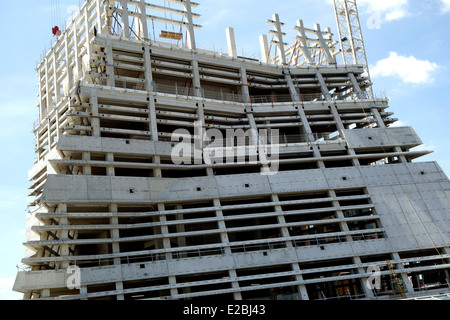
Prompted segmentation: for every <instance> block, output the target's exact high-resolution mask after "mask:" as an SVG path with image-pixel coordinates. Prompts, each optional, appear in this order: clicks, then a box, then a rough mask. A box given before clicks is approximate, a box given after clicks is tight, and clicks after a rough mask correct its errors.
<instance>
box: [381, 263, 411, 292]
mask: <svg viewBox="0 0 450 320" xmlns="http://www.w3.org/2000/svg"><path fill="white" fill-rule="evenodd" d="M386 263H387V266H388V267H389V270H390V271H391V273H392V277H393V278H394V280H395V283H396V284H397V285H398V287H399V288H400V293H401V294H402V297H403V299H407V298H408V297H407V296H406V293H405V289H404V288H403V284H402V283H401V282H400V279H399V278H398V277H397V273H395V270H394V266H393V265H392V263H391V261H390V260H389V259H388V260H386Z"/></svg>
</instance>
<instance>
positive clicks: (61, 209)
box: [55, 203, 70, 269]
mask: <svg viewBox="0 0 450 320" xmlns="http://www.w3.org/2000/svg"><path fill="white" fill-rule="evenodd" d="M58 214H61V215H65V214H67V204H65V203H60V204H58ZM59 224H60V225H61V226H67V225H68V220H67V217H61V218H60V219H59ZM59 239H60V240H61V241H64V240H69V230H67V229H66V230H61V232H60V234H59ZM69 255H70V252H69V245H68V244H62V245H61V256H65V257H69ZM69 264H70V262H69V261H68V260H67V261H63V262H62V263H61V265H60V267H61V268H62V269H66V268H68V267H69ZM55 267H57V266H55Z"/></svg>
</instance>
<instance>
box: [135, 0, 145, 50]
mask: <svg viewBox="0 0 450 320" xmlns="http://www.w3.org/2000/svg"><path fill="white" fill-rule="evenodd" d="M139 11H140V13H141V17H140V24H139V30H138V33H137V34H138V36H139V38H141V40H142V41H145V40H148V24H147V9H146V7H145V1H140V2H139Z"/></svg>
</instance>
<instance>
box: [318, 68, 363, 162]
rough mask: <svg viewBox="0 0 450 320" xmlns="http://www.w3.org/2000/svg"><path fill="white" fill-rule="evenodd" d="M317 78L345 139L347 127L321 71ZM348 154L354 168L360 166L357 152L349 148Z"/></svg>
mask: <svg viewBox="0 0 450 320" xmlns="http://www.w3.org/2000/svg"><path fill="white" fill-rule="evenodd" d="M316 78H317V80H318V81H319V84H320V88H321V90H322V94H323V95H324V97H325V99H326V100H327V102H328V107H329V108H330V110H331V114H332V115H333V118H334V121H336V127H337V129H338V130H339V132H340V134H341V136H342V137H344V130H345V126H344V124H343V122H342V119H341V116H340V115H339V112H338V110H337V107H336V105H335V104H334V103H333V100H332V99H331V94H330V91H329V90H328V87H327V84H326V82H325V80H324V78H323V76H322V74H321V73H320V71H317V73H316ZM348 153H349V155H350V156H352V160H351V161H352V164H353V165H354V166H359V160H358V159H357V158H356V153H355V150H353V149H351V148H348Z"/></svg>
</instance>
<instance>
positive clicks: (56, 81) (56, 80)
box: [53, 51, 60, 105]
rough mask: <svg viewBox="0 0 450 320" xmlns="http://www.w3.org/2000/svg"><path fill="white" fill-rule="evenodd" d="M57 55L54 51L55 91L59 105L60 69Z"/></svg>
mask: <svg viewBox="0 0 450 320" xmlns="http://www.w3.org/2000/svg"><path fill="white" fill-rule="evenodd" d="M56 63H57V61H56V54H55V52H54V51H53V83H54V87H53V88H54V90H55V105H58V103H59V99H60V96H59V95H60V84H59V81H58V78H59V77H58V68H57V65H56Z"/></svg>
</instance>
